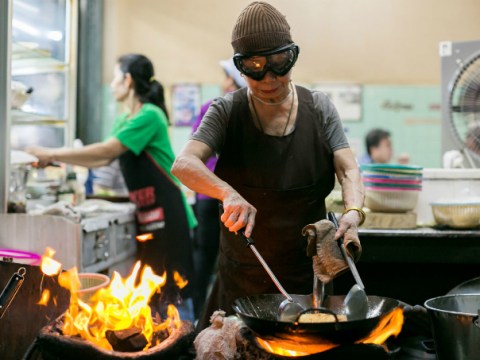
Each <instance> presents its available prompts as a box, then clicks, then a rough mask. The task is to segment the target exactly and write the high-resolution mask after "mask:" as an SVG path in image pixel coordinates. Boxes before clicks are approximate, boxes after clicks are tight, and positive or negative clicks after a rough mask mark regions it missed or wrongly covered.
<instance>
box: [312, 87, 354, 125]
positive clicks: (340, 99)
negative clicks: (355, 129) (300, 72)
mask: <svg viewBox="0 0 480 360" xmlns="http://www.w3.org/2000/svg"><path fill="white" fill-rule="evenodd" d="M312 89H314V90H319V91H322V92H324V93H325V94H326V95H327V96H328V97H329V99H330V100H331V101H332V102H333V104H334V105H335V107H336V108H337V111H338V114H339V115H340V119H341V120H342V121H360V120H361V119H362V87H361V86H360V85H357V84H328V83H320V84H314V85H313V86H312Z"/></svg>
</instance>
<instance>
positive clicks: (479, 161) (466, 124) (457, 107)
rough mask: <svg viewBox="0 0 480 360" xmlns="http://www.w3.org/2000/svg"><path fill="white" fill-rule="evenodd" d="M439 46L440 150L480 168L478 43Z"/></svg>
mask: <svg viewBox="0 0 480 360" xmlns="http://www.w3.org/2000/svg"><path fill="white" fill-rule="evenodd" d="M445 44H450V46H451V48H449V47H448V46H447V45H445ZM440 46H441V47H440V49H441V50H440V54H441V55H442V97H443V99H442V100H443V101H442V113H443V127H442V128H443V130H444V131H443V140H444V142H443V149H444V150H451V149H456V150H459V151H460V152H462V154H463V155H464V158H465V159H466V162H467V164H466V165H469V166H470V167H472V168H475V167H480V166H479V165H480V41H473V42H464V43H456V44H455V43H441V44H440ZM442 46H443V51H444V53H443V54H442ZM448 54H450V55H448Z"/></svg>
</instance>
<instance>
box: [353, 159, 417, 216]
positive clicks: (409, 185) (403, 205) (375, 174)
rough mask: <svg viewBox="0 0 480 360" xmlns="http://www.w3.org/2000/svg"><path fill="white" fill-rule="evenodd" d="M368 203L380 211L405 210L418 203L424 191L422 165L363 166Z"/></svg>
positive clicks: (369, 206) (373, 209)
mask: <svg viewBox="0 0 480 360" xmlns="http://www.w3.org/2000/svg"><path fill="white" fill-rule="evenodd" d="M361 170H362V181H363V184H364V186H365V206H366V207H368V208H369V209H370V210H372V211H378V212H393V213H394V212H406V211H410V210H413V209H414V208H415V206H416V205H417V201H418V195H419V194H420V191H421V190H422V171H423V168H422V167H420V166H411V165H390V164H367V165H362V166H361Z"/></svg>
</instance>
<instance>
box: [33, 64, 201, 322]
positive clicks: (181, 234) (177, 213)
mask: <svg viewBox="0 0 480 360" xmlns="http://www.w3.org/2000/svg"><path fill="white" fill-rule="evenodd" d="M110 87H111V90H112V93H113V95H114V97H115V99H116V100H117V101H119V102H121V103H123V104H124V105H125V106H126V109H127V111H126V112H125V113H123V114H122V115H120V116H118V118H117V119H116V121H115V123H114V126H113V130H112V132H111V134H110V137H109V138H108V139H107V140H106V141H104V142H101V143H95V144H91V145H87V146H85V147H83V148H80V149H70V148H61V149H59V148H55V149H52V148H38V147H37V148H30V149H28V151H29V152H30V153H31V154H34V155H35V156H37V157H38V158H39V159H40V162H43V163H48V162H54V161H60V162H65V163H69V164H74V165H80V166H87V167H98V166H104V165H107V164H109V163H110V162H111V161H112V160H114V159H116V158H119V159H120V167H121V170H122V174H123V176H124V178H125V182H126V184H127V187H128V190H129V196H130V201H132V202H133V203H135V204H136V206H137V210H136V218H137V239H139V241H138V242H137V245H138V258H139V260H141V261H142V264H144V265H149V266H150V267H152V269H153V271H154V272H155V273H157V274H159V275H161V274H162V273H163V272H164V271H165V270H166V271H167V284H166V285H165V287H164V288H162V292H161V294H160V297H161V299H160V300H159V301H160V302H159V304H161V305H162V306H163V305H165V304H166V303H172V302H173V303H175V304H176V305H178V303H179V302H180V300H181V299H180V298H179V296H178V295H179V291H178V290H179V289H178V288H177V287H176V285H175V282H174V280H173V273H174V271H177V272H178V273H179V274H180V275H181V276H182V277H183V278H186V279H187V280H189V281H190V284H189V285H187V286H186V287H185V288H184V289H183V290H182V292H181V295H182V297H183V298H184V299H185V298H190V297H191V296H192V294H191V288H192V285H191V279H192V278H193V261H192V249H191V241H190V229H192V228H193V227H195V226H196V219H195V216H194V214H193V211H192V209H191V207H190V206H189V205H188V204H187V202H186V199H185V196H184V194H183V193H182V191H181V190H180V183H179V181H178V180H177V179H176V178H175V177H174V176H173V175H172V173H171V172H170V168H171V166H172V164H173V161H174V154H173V150H172V146H171V144H170V140H169V136H168V126H169V120H168V113H167V110H166V108H165V103H164V94H163V87H162V85H161V84H160V83H159V82H158V81H156V80H155V78H154V69H153V65H152V63H151V61H150V60H149V59H148V58H146V57H145V56H143V55H139V54H128V55H124V56H121V57H120V58H119V59H118V63H117V64H116V65H115V68H114V72H113V80H112V82H111V85H110ZM142 235H143V236H142ZM147 239H148V240H147ZM152 305H156V304H152ZM189 315H190V314H189ZM187 320H188V319H187ZM190 320H193V316H192V318H191V319H190Z"/></svg>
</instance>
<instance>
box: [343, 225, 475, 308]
mask: <svg viewBox="0 0 480 360" xmlns="http://www.w3.org/2000/svg"><path fill="white" fill-rule="evenodd" d="M359 237H360V241H361V243H362V248H363V252H362V256H361V258H360V260H359V262H358V263H357V267H358V271H359V273H360V276H361V277H362V280H363V282H364V283H365V289H366V292H367V294H371V295H380V296H387V297H392V298H396V299H399V300H402V301H405V302H407V303H410V304H421V305H423V303H424V302H425V300H427V299H429V298H432V297H436V296H441V295H444V294H446V293H447V292H448V291H449V290H451V289H452V288H453V287H455V286H456V285H458V284H460V283H462V282H464V281H466V280H469V279H472V278H474V277H478V276H480V230H438V229H432V228H419V229H414V230H395V229H392V230H375V229H360V230H359ZM352 285H353V277H352V276H351V274H350V273H346V274H344V275H341V276H339V277H338V278H337V279H335V281H334V287H335V293H336V294H346V293H347V292H348V290H349V289H350V287H351V286H352Z"/></svg>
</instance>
